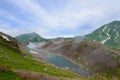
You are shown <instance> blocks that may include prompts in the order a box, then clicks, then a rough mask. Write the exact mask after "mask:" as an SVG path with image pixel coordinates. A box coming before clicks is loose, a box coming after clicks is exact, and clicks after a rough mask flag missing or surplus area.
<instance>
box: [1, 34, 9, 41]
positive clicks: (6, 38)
mask: <svg viewBox="0 0 120 80" xmlns="http://www.w3.org/2000/svg"><path fill="white" fill-rule="evenodd" d="M1 36H2V38H3V39H5V40H6V41H10V40H9V39H8V37H7V36H4V35H1Z"/></svg>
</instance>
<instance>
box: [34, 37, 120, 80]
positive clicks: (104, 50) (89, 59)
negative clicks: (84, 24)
mask: <svg viewBox="0 0 120 80" xmlns="http://www.w3.org/2000/svg"><path fill="white" fill-rule="evenodd" d="M37 45H38V44H37ZM34 50H35V51H36V52H39V53H38V54H35V55H36V57H37V58H38V59H45V60H46V59H48V62H50V63H53V64H55V65H57V66H58V67H59V66H60V67H61V65H63V66H64V65H69V64H68V63H66V61H65V60H63V59H61V58H60V57H58V56H61V57H64V58H65V59H67V60H69V61H71V62H73V63H74V64H76V65H79V66H80V68H79V69H81V71H82V69H84V70H83V72H85V75H86V71H87V72H89V73H92V75H94V76H95V77H100V76H101V79H100V80H104V79H102V77H103V76H104V77H106V78H108V80H112V77H113V76H114V77H116V78H119V76H120V74H119V73H120V71H119V70H120V69H119V66H120V55H119V54H120V53H118V52H116V51H114V50H112V49H110V48H108V47H106V46H104V45H103V44H101V43H98V42H95V41H77V40H63V39H62V40H58V39H55V40H51V41H48V42H46V43H45V44H44V45H43V46H41V47H36V48H34ZM51 54H52V55H51ZM55 55H57V56H56V57H55ZM51 57H52V58H51ZM63 62H64V63H66V64H64V63H63ZM63 66H62V67H63ZM74 67H75V68H76V66H74ZM74 67H72V68H73V69H74V70H73V71H75V68H74ZM81 67H82V68H81ZM68 68H71V67H70V65H69V66H68ZM79 69H77V71H79ZM91 80H92V79H91ZM98 80H99V79H98ZM116 80H117V79H116Z"/></svg>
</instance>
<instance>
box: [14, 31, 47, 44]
mask: <svg viewBox="0 0 120 80" xmlns="http://www.w3.org/2000/svg"><path fill="white" fill-rule="evenodd" d="M15 38H16V39H17V40H18V41H19V42H21V43H24V44H26V45H28V44H29V43H30V42H46V41H48V39H44V38H42V37H41V36H40V35H38V34H37V33H35V32H33V33H26V34H21V35H19V36H17V37H15Z"/></svg>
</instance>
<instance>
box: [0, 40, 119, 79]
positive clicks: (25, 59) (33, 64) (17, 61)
mask: <svg viewBox="0 0 120 80" xmlns="http://www.w3.org/2000/svg"><path fill="white" fill-rule="evenodd" d="M9 45H10V44H9V43H4V42H2V41H1V40H0V66H1V65H4V66H8V67H9V68H10V70H6V71H3V72H0V80H24V79H21V78H20V77H19V76H18V75H16V73H14V72H13V71H14V70H24V71H31V72H38V73H39V74H43V75H44V74H47V75H50V76H56V77H66V78H78V79H77V80H113V79H112V77H111V75H112V74H109V70H107V71H108V74H104V75H103V76H108V77H109V78H106V77H103V76H102V77H99V78H84V77H80V76H79V75H77V74H74V73H72V72H70V71H68V70H63V69H59V68H56V67H54V66H52V65H49V64H47V63H44V62H40V61H36V60H33V58H32V56H31V55H30V54H27V53H24V55H26V56H22V55H21V53H19V52H18V51H17V50H16V49H13V48H11V47H10V46H9ZM45 69H47V70H45ZM107 71H105V73H106V72H107ZM103 73H104V72H102V71H101V74H103ZM110 73H111V71H110ZM115 75H117V76H119V75H120V69H119V68H117V69H116V72H115ZM115 80H117V79H115Z"/></svg>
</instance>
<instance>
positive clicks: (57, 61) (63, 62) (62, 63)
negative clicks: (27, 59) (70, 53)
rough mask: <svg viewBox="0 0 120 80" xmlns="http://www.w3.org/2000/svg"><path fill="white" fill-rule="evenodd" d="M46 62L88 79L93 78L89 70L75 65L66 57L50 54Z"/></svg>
mask: <svg viewBox="0 0 120 80" xmlns="http://www.w3.org/2000/svg"><path fill="white" fill-rule="evenodd" d="M46 61H47V62H48V63H51V64H54V65H56V66H57V67H60V68H68V69H70V70H72V71H74V72H76V73H78V74H80V75H83V76H87V77H90V76H91V74H90V73H89V72H88V71H87V70H85V69H84V68H82V67H81V66H78V65H76V64H74V63H73V62H71V61H69V60H67V59H66V58H64V57H61V56H58V55H54V54H48V55H47V57H46Z"/></svg>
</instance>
